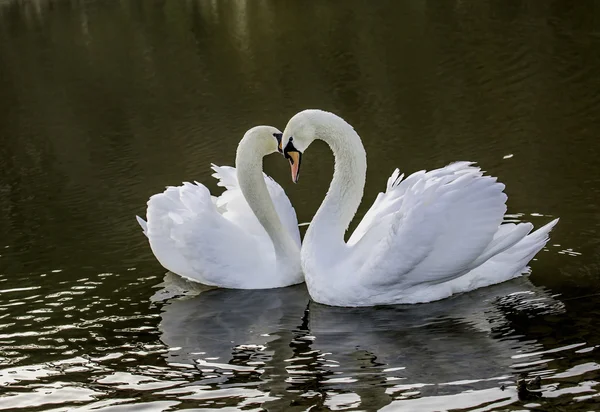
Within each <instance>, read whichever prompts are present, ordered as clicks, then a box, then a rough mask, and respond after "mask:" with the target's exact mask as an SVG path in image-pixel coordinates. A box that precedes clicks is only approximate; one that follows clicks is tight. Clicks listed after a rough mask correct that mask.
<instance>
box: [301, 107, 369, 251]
mask: <svg viewBox="0 0 600 412" xmlns="http://www.w3.org/2000/svg"><path fill="white" fill-rule="evenodd" d="M315 116H316V117H317V118H315V119H314V121H315V125H316V130H315V138H316V139H320V140H323V141H324V142H325V143H327V144H328V145H329V147H330V148H331V151H332V152H333V156H334V158H335V166H334V171H333V179H332V181H331V184H330V185H329V190H328V191H327V195H326V196H325V199H324V200H323V203H321V206H320V207H319V210H318V211H317V213H316V214H315V217H314V218H313V220H312V222H311V225H310V227H309V228H308V231H307V232H306V236H305V240H304V244H305V245H309V244H311V245H312V244H317V243H316V242H315V241H317V240H318V244H319V245H321V246H322V245H324V244H327V245H328V248H331V247H333V248H338V249H341V248H343V247H344V246H345V242H344V233H345V232H346V230H347V229H348V226H349V225H350V222H351V221H352V218H353V217H354V215H355V214H356V211H357V210H358V206H359V205H360V201H361V199H362V196H363V190H364V187H365V177H366V173H367V155H366V153H365V149H364V147H363V145H362V142H361V140H360V137H359V136H358V134H357V133H356V132H355V131H354V129H353V128H352V126H350V125H349V124H348V123H346V122H345V121H344V120H343V119H341V118H339V117H337V116H335V115H333V114H331V113H325V112H321V113H318V114H316V115H315Z"/></svg>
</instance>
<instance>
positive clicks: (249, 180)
mask: <svg viewBox="0 0 600 412" xmlns="http://www.w3.org/2000/svg"><path fill="white" fill-rule="evenodd" d="M262 161H263V156H262V155H261V148H260V144H259V142H257V139H242V141H241V142H240V144H239V146H238V149H237V152H236V158H235V166H236V173H237V178H238V182H239V185H240V189H241V191H242V193H243V194H244V197H245V198H246V201H247V202H248V205H249V206H250V209H252V211H253V212H254V214H255V215H256V217H257V219H258V221H259V222H260V224H261V225H262V226H263V227H264V228H265V230H266V232H267V234H268V235H269V238H270V239H271V241H272V242H273V246H274V248H275V254H276V255H277V258H278V260H279V259H281V258H283V259H287V258H288V257H290V256H294V254H295V255H297V254H298V252H299V249H298V245H297V244H296V243H295V242H294V240H293V239H292V237H291V235H290V234H289V233H288V231H287V230H286V229H285V227H284V226H283V224H282V223H281V220H279V215H278V214H277V211H276V210H275V206H274V205H273V201H272V200H271V196H270V195H269V190H268V189H267V185H266V183H265V179H264V177H263V173H262V170H263V162H262Z"/></svg>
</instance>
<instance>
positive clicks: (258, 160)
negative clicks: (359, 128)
mask: <svg viewBox="0 0 600 412" xmlns="http://www.w3.org/2000/svg"><path fill="white" fill-rule="evenodd" d="M280 136H281V133H280V132H279V130H277V129H275V128H274V127H270V126H257V127H254V128H252V129H250V130H249V131H248V132H246V134H245V135H244V137H243V138H242V140H241V141H240V144H239V146H238V149H237V154H236V168H233V167H228V166H221V167H219V166H215V165H212V169H213V170H214V172H215V173H214V174H213V177H215V178H217V179H218V180H219V182H218V185H219V186H222V187H225V189H226V190H225V191H224V192H223V193H222V194H221V195H220V196H218V197H215V196H211V194H210V192H209V190H208V189H207V188H206V187H205V186H204V185H202V184H200V183H198V182H194V183H187V182H185V183H183V184H182V185H181V186H175V187H167V189H166V190H165V191H164V192H163V193H159V194H156V195H154V196H152V197H151V198H150V200H149V201H148V209H147V212H146V217H147V222H146V221H144V219H142V218H140V217H139V216H138V217H137V220H138V222H139V224H140V226H141V227H142V229H143V231H144V233H145V234H146V236H147V237H148V240H149V243H150V247H151V248H152V251H153V253H154V255H155V256H156V258H157V260H158V261H159V262H160V263H161V265H162V266H164V267H165V268H166V269H168V270H169V271H171V272H173V273H176V274H178V275H180V276H182V277H185V278H187V279H190V280H193V281H196V282H200V283H203V284H206V285H209V286H216V287H223V288H231V289H269V288H276V287H284V286H289V285H293V284H297V283H301V282H303V281H304V277H303V275H302V270H301V266H300V233H299V231H298V221H297V219H296V212H295V211H294V208H293V207H292V205H291V203H290V201H289V199H288V197H287V196H286V194H285V192H284V191H283V189H282V188H281V186H279V185H278V184H277V183H276V182H275V181H274V180H273V179H271V178H270V177H268V176H267V175H265V174H264V173H263V172H262V158H263V157H264V156H265V155H267V154H270V153H274V152H276V151H277V137H280Z"/></svg>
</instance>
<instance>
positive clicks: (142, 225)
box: [135, 216, 148, 237]
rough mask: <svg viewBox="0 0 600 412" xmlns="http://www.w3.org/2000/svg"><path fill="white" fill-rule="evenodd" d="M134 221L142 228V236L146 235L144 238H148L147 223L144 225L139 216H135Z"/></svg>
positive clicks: (144, 222)
mask: <svg viewBox="0 0 600 412" xmlns="http://www.w3.org/2000/svg"><path fill="white" fill-rule="evenodd" d="M135 219H136V220H137V222H138V223H139V225H140V226H141V227H142V231H143V232H144V235H146V237H148V223H146V221H145V220H144V219H142V218H141V217H139V216H136V217H135Z"/></svg>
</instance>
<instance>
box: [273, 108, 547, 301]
mask: <svg viewBox="0 0 600 412" xmlns="http://www.w3.org/2000/svg"><path fill="white" fill-rule="evenodd" d="M315 139H321V140H323V141H324V142H325V143H327V144H328V145H329V147H330V148H331V150H332V151H333V154H334V157H335V168H334V173H333V180H332V181H331V185H330V186H329V190H328V192H327V195H326V196H325V199H324V200H323V203H322V204H321V207H320V208H319V210H318V211H317V213H316V214H315V216H314V218H313V220H312V222H311V224H310V226H309V228H308V230H307V232H306V235H305V237H304V240H303V242H302V250H301V260H302V269H303V271H304V276H305V279H306V284H307V286H308V290H309V292H310V295H311V297H312V298H313V299H314V300H315V301H317V302H319V303H324V304H328V305H333V306H373V305H383V304H399V303H424V302H430V301H434V300H438V299H443V298H446V297H448V296H450V295H452V294H454V293H459V292H466V291H469V290H473V289H476V288H479V287H483V286H488V285H492V284H495V283H500V282H503V281H506V280H508V279H511V278H514V277H516V276H519V275H520V274H522V273H524V272H525V271H527V270H528V268H527V263H528V262H529V261H530V260H531V259H532V258H533V256H534V255H535V254H536V253H537V252H538V251H539V250H540V249H541V248H542V247H543V246H544V245H545V244H546V242H547V241H548V233H549V232H550V230H551V229H552V227H554V225H555V224H556V223H557V222H558V219H556V220H553V221H552V222H550V223H548V224H547V225H545V226H544V227H542V228H540V229H539V230H537V231H535V232H533V233H531V234H530V232H531V230H532V228H533V225H532V224H531V223H520V224H517V225H515V224H501V223H502V220H503V216H504V213H505V211H506V205H505V202H506V198H507V197H506V195H505V194H504V193H503V192H502V191H503V189H504V185H503V184H501V183H498V182H497V181H496V179H495V178H493V177H490V176H483V173H482V172H481V170H480V169H479V168H477V167H474V166H472V164H473V163H470V162H457V163H453V164H450V165H448V166H446V167H444V168H441V169H436V170H432V171H430V172H425V171H419V172H416V173H414V174H412V175H410V176H409V177H407V178H406V179H404V180H403V176H404V175H400V174H399V171H398V170H396V171H395V172H394V173H393V174H392V176H391V177H390V178H389V179H388V182H387V189H386V192H385V193H380V194H379V195H378V197H377V199H376V200H375V203H374V204H373V206H372V207H371V209H369V211H368V212H367V213H366V215H365V216H364V218H363V220H362V222H360V224H359V225H358V227H357V228H356V230H355V231H354V233H353V234H352V236H351V237H350V239H349V240H348V242H347V243H346V242H344V232H345V231H346V230H347V228H348V225H349V224H350V221H351V220H352V218H353V217H354V214H355V213H356V210H357V209H358V206H359V204H360V201H361V198H362V195H363V188H364V185H365V174H366V170H367V160H366V154H365V150H364V148H363V145H362V143H361V140H360V137H359V136H358V134H357V133H356V132H355V131H354V129H353V128H352V126H350V125H349V124H348V123H346V122H345V121H344V120H343V119H341V118H340V117H338V116H336V115H334V114H332V113H328V112H324V111H321V110H305V111H302V112H300V113H298V114H296V115H295V116H294V117H292V118H291V119H290V121H289V122H288V124H287V126H286V128H285V130H284V133H283V138H282V139H281V143H280V149H281V147H283V148H285V149H284V152H285V155H286V158H288V159H289V161H290V164H291V168H292V179H293V181H294V182H297V181H298V175H299V169H300V162H301V160H302V153H303V152H304V151H305V150H306V149H307V148H308V146H309V145H310V144H311V143H312V141H313V140H315Z"/></svg>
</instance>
